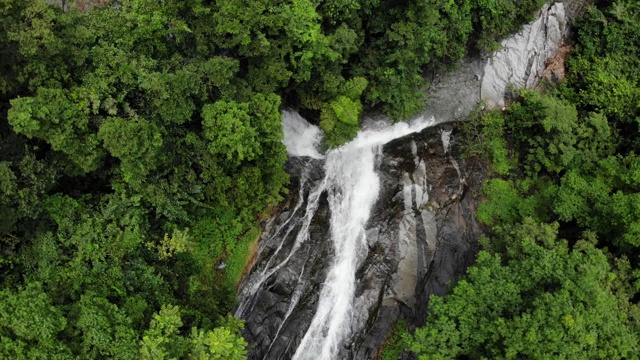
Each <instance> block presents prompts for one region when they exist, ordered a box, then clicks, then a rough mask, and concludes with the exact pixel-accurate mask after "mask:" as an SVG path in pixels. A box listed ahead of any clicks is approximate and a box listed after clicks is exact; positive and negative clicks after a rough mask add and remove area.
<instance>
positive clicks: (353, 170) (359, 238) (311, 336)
mask: <svg viewBox="0 0 640 360" xmlns="http://www.w3.org/2000/svg"><path fill="white" fill-rule="evenodd" d="M433 124H435V120H434V119H433V118H430V119H425V118H423V117H420V118H416V119H414V120H413V121H411V122H409V123H397V124H393V125H387V126H384V127H381V126H380V125H379V124H378V126H377V127H378V128H377V129H370V130H363V131H361V132H360V133H358V135H357V137H356V138H355V139H354V140H353V141H351V142H349V143H348V144H345V145H343V146H342V147H340V148H338V149H333V150H330V151H328V152H327V153H326V154H325V155H324V156H323V155H321V154H320V153H319V151H318V149H317V147H318V144H319V142H320V140H321V137H320V136H321V135H320V134H321V132H320V130H319V129H318V128H317V127H315V126H312V125H310V124H309V123H307V122H306V120H304V119H303V118H302V117H300V116H299V115H298V114H296V113H293V112H285V113H283V126H284V129H285V139H284V141H283V142H284V144H285V145H286V147H287V150H288V152H289V155H290V156H292V157H310V158H313V159H322V160H324V166H323V168H324V178H323V179H322V181H319V182H316V183H315V184H314V185H311V184H309V183H308V182H307V179H306V176H305V175H304V173H303V175H302V177H301V180H300V192H301V194H300V196H299V198H298V202H297V203H296V205H295V206H294V208H293V210H292V211H291V212H290V214H289V218H288V219H286V220H285V221H284V222H283V223H282V224H281V225H280V227H279V228H278V229H276V230H275V231H273V232H272V235H271V237H270V238H271V239H272V240H279V239H281V240H279V241H280V244H279V245H278V246H277V248H276V249H275V251H274V252H273V255H271V257H270V258H269V260H268V261H267V263H266V265H264V266H263V267H262V268H261V269H258V270H257V271H256V273H255V274H253V276H252V277H250V279H248V280H246V281H245V285H244V286H243V288H242V289H241V291H240V299H241V301H240V305H239V307H238V311H237V312H236V316H239V317H242V316H243V315H244V314H247V313H248V312H250V311H251V309H252V297H253V294H255V293H256V292H257V291H259V289H260V288H261V287H262V286H264V284H265V283H266V282H267V280H268V279H269V278H270V277H271V276H274V274H275V273H276V272H277V271H278V270H280V269H282V268H283V267H284V266H285V265H286V264H287V263H288V262H289V261H290V259H291V258H292V257H293V256H296V252H297V251H299V249H300V247H301V244H302V243H304V242H305V241H306V240H307V239H308V238H309V233H308V231H309V225H310V223H311V220H312V219H313V217H314V213H315V212H316V210H317V209H318V202H319V199H320V198H321V195H322V193H324V192H326V195H327V201H328V203H329V209H330V224H329V227H330V229H329V234H330V239H331V242H332V245H333V253H332V254H333V256H332V258H331V259H330V260H329V261H328V263H327V264H328V265H327V266H328V268H327V272H326V273H327V275H326V278H325V279H324V282H323V283H322V285H321V289H320V293H319V298H318V305H317V309H316V311H315V314H314V315H313V319H312V320H311V324H310V325H309V327H308V329H306V333H305V335H304V337H303V338H302V340H301V341H300V344H299V345H298V347H297V350H296V351H295V354H294V355H293V359H296V360H302V359H314V360H318V359H327V360H329V359H336V358H337V357H338V353H339V347H340V345H342V344H343V342H344V341H345V340H346V339H347V338H349V337H350V336H352V335H353V334H354V333H355V332H357V331H359V330H361V329H362V327H363V326H364V324H363V321H362V316H355V313H354V309H353V306H354V300H355V289H356V281H357V280H356V270H357V269H358V267H359V265H360V264H361V263H362V261H363V260H364V259H365V257H366V256H367V253H368V248H367V238H366V233H365V226H366V225H367V221H368V220H369V216H370V212H371V208H372V206H373V205H374V203H375V201H376V199H377V197H378V191H379V187H380V179H379V177H378V174H377V173H376V170H375V163H376V157H377V155H378V154H379V153H380V151H381V148H382V145H384V144H385V143H387V142H389V141H391V140H393V139H396V138H399V137H402V136H405V135H408V134H411V133H415V132H419V131H421V130H423V129H425V128H426V127H428V126H430V125H433ZM305 193H307V195H305ZM305 196H306V200H305ZM305 203H306V206H304V204H305ZM302 212H304V214H302ZM296 231H297V234H296V235H295V241H294V243H293V245H292V246H290V247H288V251H289V253H288V254H286V256H285V255H283V254H280V253H281V252H282V251H283V247H282V243H283V242H284V239H285V238H287V237H288V236H290V235H291V233H292V232H296ZM276 258H278V259H279V260H276ZM297 281H298V285H297V287H296V291H295V293H294V296H293V298H292V299H291V302H290V303H289V305H288V308H287V310H286V311H285V314H284V318H283V320H282V322H281V324H280V325H279V327H278V329H277V331H276V333H275V334H273V335H274V338H273V339H275V338H277V337H278V335H279V333H280V330H281V329H282V326H283V325H284V323H285V322H286V321H287V319H288V318H289V316H290V315H291V314H292V312H293V309H294V307H295V306H297V303H298V301H299V299H300V294H301V291H302V290H301V289H302V286H304V285H305V279H304V276H302V274H300V275H299V276H298V279H297ZM358 320H360V321H358ZM301 330H302V329H301ZM269 350H271V348H270V347H269ZM265 358H269V357H268V351H267V354H266V355H265Z"/></svg>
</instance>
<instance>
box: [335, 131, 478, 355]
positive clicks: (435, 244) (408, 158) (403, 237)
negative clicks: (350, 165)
mask: <svg viewBox="0 0 640 360" xmlns="http://www.w3.org/2000/svg"><path fill="white" fill-rule="evenodd" d="M409 154H411V155H409ZM379 171H380V174H381V178H382V181H383V184H384V186H383V187H382V189H383V190H382V191H381V192H380V196H379V199H378V202H377V205H376V207H375V208H374V211H373V213H372V217H371V220H370V222H371V224H380V225H376V226H372V228H371V230H370V231H371V233H372V234H375V236H371V237H370V239H371V240H370V245H369V246H370V247H371V248H373V249H377V253H379V254H380V255H379V257H380V258H379V259H376V263H378V264H380V263H382V264H384V266H383V267H382V268H383V269H384V271H378V272H376V271H375V270H370V269H363V271H362V273H363V274H365V275H364V278H369V280H368V281H369V282H372V283H380V284H384V286H379V287H378V288H377V289H378V290H377V291H378V300H377V302H376V303H375V306H374V307H372V309H373V310H372V311H371V314H370V316H369V318H370V319H372V320H374V321H370V322H369V324H368V326H367V328H366V330H365V331H364V332H363V333H362V334H361V335H360V338H359V339H357V341H355V339H354V343H356V344H358V346H354V349H353V350H352V351H351V352H350V353H349V355H350V356H349V357H348V358H354V359H362V360H365V359H373V358H375V357H376V355H377V352H378V349H379V347H380V344H381V342H382V341H383V340H384V339H385V337H386V335H387V334H388V332H389V330H390V328H391V326H392V325H393V323H394V322H395V321H396V320H398V319H399V318H400V317H402V318H404V319H405V320H407V321H408V322H409V323H410V324H413V325H422V324H423V322H424V319H425V318H426V311H427V306H428V298H429V296H430V295H431V294H436V295H444V294H445V293H446V291H447V289H448V285H449V283H450V282H451V281H453V280H454V279H457V278H458V277H460V276H461V275H462V274H463V273H464V271H465V269H466V268H467V267H468V266H469V265H471V264H472V262H473V260H474V257H475V254H476V252H477V242H476V239H477V237H478V234H479V233H480V226H479V225H478V223H477V222H476V220H475V201H474V199H473V194H474V193H475V192H476V191H477V189H478V187H479V185H480V183H481V182H482V178H483V176H484V174H483V173H482V172H478V171H475V170H474V171H471V168H470V164H468V163H466V162H465V161H463V160H462V159H461V158H460V157H459V156H458V155H457V145H456V142H455V135H452V130H451V126H450V125H446V124H444V125H439V126H436V127H433V128H429V129H427V130H425V131H423V132H422V133H419V134H415V135H411V136H407V137H405V138H400V139H397V140H394V141H392V142H390V143H388V144H386V145H385V146H384V148H383V151H382V157H381V164H380V169H379Z"/></svg>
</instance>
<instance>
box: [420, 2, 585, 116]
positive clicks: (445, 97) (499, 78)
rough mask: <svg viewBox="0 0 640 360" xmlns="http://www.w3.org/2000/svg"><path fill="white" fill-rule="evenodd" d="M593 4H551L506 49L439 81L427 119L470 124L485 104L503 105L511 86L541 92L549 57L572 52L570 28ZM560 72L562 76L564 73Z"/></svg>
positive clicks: (468, 62)
mask: <svg viewBox="0 0 640 360" xmlns="http://www.w3.org/2000/svg"><path fill="white" fill-rule="evenodd" d="M587 2H588V1H586V0H565V1H562V2H556V3H554V4H552V5H545V6H544V7H543V8H542V9H541V10H540V12H539V14H538V17H537V18H536V20H535V21H534V22H532V23H531V24H528V25H525V26H524V27H523V29H522V30H521V31H519V32H518V33H517V34H515V35H514V36H512V37H510V38H508V39H505V40H504V41H503V42H502V49H501V50H500V51H498V52H496V53H494V54H491V55H489V56H480V57H477V58H473V59H465V60H464V61H463V62H462V63H461V64H460V66H459V68H458V70H456V71H453V72H450V73H447V74H444V75H442V76H439V77H436V78H435V79H434V80H433V82H432V83H433V84H432V86H431V88H430V89H429V91H428V96H429V105H428V107H427V109H426V110H425V113H426V115H427V116H435V117H436V118H437V119H440V120H441V121H457V120H464V119H465V118H466V117H467V116H468V115H469V113H470V112H471V111H472V110H473V109H474V108H475V107H476V105H477V104H478V102H479V101H480V100H483V101H484V102H485V103H486V104H487V105H488V106H490V107H491V106H494V107H495V106H503V105H504V104H505V96H508V95H509V93H510V91H509V89H508V87H509V84H513V85H514V86H515V87H516V88H535V87H536V86H537V85H538V83H539V81H540V79H541V78H543V76H544V75H545V74H544V70H545V68H546V65H548V64H549V59H552V58H554V57H556V56H557V55H558V53H559V52H562V49H563V48H565V49H566V42H567V39H568V38H569V35H570V30H571V26H570V25H571V23H573V21H574V20H575V19H576V17H577V16H578V15H579V14H580V13H581V12H582V11H583V10H584V8H585V6H586V3H587ZM555 73H556V74H559V69H555Z"/></svg>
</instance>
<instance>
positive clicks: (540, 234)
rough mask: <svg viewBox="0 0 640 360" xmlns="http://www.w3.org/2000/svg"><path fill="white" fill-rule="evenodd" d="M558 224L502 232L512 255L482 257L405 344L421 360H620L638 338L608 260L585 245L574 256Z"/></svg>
mask: <svg viewBox="0 0 640 360" xmlns="http://www.w3.org/2000/svg"><path fill="white" fill-rule="evenodd" d="M557 228H558V226H557V224H555V225H544V224H542V225H541V224H537V223H535V222H534V221H533V220H531V219H525V220H524V222H523V223H522V224H521V225H515V226H513V227H512V228H508V229H505V230H504V232H503V234H502V235H501V237H502V238H501V239H500V241H506V242H507V243H508V247H509V252H508V253H507V254H506V255H500V254H495V253H490V252H486V251H483V252H480V254H479V255H478V262H477V264H476V265H475V266H473V267H471V268H470V269H469V270H468V275H467V277H465V278H464V279H462V280H460V281H459V282H458V283H457V284H456V285H455V286H454V288H453V291H452V293H451V294H450V295H447V296H446V297H445V298H440V297H432V298H431V301H430V309H431V311H430V314H429V318H428V319H427V326H425V327H424V328H422V329H418V330H417V331H416V332H415V335H414V336H413V337H411V338H409V339H408V341H409V348H410V349H411V351H413V352H415V353H416V354H417V355H418V356H419V358H421V359H453V358H458V357H462V356H464V357H466V358H471V359H481V358H499V359H507V358H518V357H527V358H533V359H547V358H550V357H552V358H584V359H586V358H589V359H593V358H595V359H613V358H615V359H619V358H629V357H632V356H633V354H635V353H636V352H637V351H638V337H637V333H635V332H634V328H633V327H632V326H631V323H630V320H629V319H628V318H627V315H626V314H625V312H624V311H622V309H623V308H624V307H625V306H628V305H622V304H627V303H628V301H629V299H625V298H617V297H616V296H615V294H614V292H613V286H612V280H613V279H615V274H614V273H613V272H612V269H611V267H610V265H609V263H608V261H607V257H606V255H605V254H604V253H603V252H602V251H600V250H598V249H596V248H595V247H594V246H593V243H592V242H591V240H590V239H591V238H590V237H589V236H588V237H587V239H588V240H582V241H579V242H578V243H576V245H575V246H574V247H573V249H569V247H568V244H567V242H566V241H564V240H560V239H557V238H556V233H557Z"/></svg>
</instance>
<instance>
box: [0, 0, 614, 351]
mask: <svg viewBox="0 0 640 360" xmlns="http://www.w3.org/2000/svg"><path fill="white" fill-rule="evenodd" d="M52 2H54V3H61V5H62V6H57V5H50V4H47V3H46V2H45V1H44V0H1V1H0V49H1V50H0V51H1V52H2V53H1V56H0V138H1V139H0V343H1V345H0V357H1V358H11V359H66V358H118V359H120V358H123V359H124V358H132V359H138V358H143V359H163V358H166V359H169V358H187V357H190V358H199V359H208V358H211V359H221V358H223V359H240V358H243V357H244V356H245V354H246V346H247V344H246V343H245V342H244V340H243V339H242V337H241V336H240V329H241V328H242V324H241V323H239V322H238V321H236V320H235V319H233V318H232V317H229V316H227V314H228V313H229V312H230V311H231V309H232V308H233V305H234V298H235V286H236V284H237V281H238V279H239V278H240V276H241V275H242V271H243V268H244V265H245V262H246V258H247V256H248V254H249V252H250V247H251V243H252V242H253V241H254V240H255V239H256V238H257V236H258V234H259V228H258V221H259V220H260V219H263V218H264V217H265V216H267V215H268V214H269V211H270V209H271V208H272V207H273V206H276V204H277V203H278V202H279V201H280V200H281V199H282V195H283V194H284V193H285V192H286V190H285V186H286V184H287V183H288V175H287V173H286V172H285V171H284V169H283V164H284V162H285V161H286V151H285V149H284V146H283V145H282V143H281V139H282V136H283V131H282V127H281V125H280V118H281V111H282V109H283V108H284V107H285V106H287V107H294V108H297V109H300V110H301V111H304V112H307V113H308V114H309V115H310V117H311V118H313V119H315V121H316V122H318V123H319V125H320V126H321V127H322V128H323V129H324V130H325V131H326V139H327V144H328V145H329V146H338V145H340V144H341V143H343V142H344V141H346V140H348V139H350V138H352V137H353V136H355V133H356V132H357V129H358V123H359V120H360V118H361V114H362V112H363V111H383V112H385V113H387V114H389V115H391V116H392V117H394V118H397V119H403V118H407V117H409V116H411V115H413V114H414V113H415V112H417V111H418V110H420V109H421V108H422V106H423V105H424V101H425V99H424V92H423V91H422V90H423V89H424V88H425V87H426V86H427V85H428V83H427V81H426V80H425V77H424V75H425V74H427V73H434V72H437V71H442V70H444V69H450V68H452V67H455V66H456V64H457V63H458V62H459V60H460V59H462V58H463V57H464V56H465V55H466V54H468V53H469V52H475V51H479V50H482V49H493V48H495V46H496V45H497V43H496V40H498V39H499V38H501V37H503V36H505V35H507V34H508V33H510V32H511V31H513V30H515V29H517V28H518V26H519V25H520V24H522V23H523V22H525V21H526V20H528V19H530V18H531V16H532V15H533V13H534V11H535V10H536V9H538V8H539V7H540V5H541V4H542V3H543V2H544V1H541V0H522V1H517V2H514V1H511V0H498V1H470V0H455V1H454V0H449V1H440V0H438V1H436V0H421V1H412V2H398V1H391V0H367V1H351V0H337V1H311V0H297V1H284V0H276V1H265V0H243V1H240V0H184V1H169V0H166V1H158V0H113V1H102V0H101V1H94V3H96V4H97V5H96V6H86V4H87V1H77V2H75V1H71V0H68V1H59V2H56V1H52ZM58 5H60V4H58ZM98 5H99V6H98ZM621 75H622V74H621ZM596 93H597V92H596ZM621 101H622V99H621ZM626 110H627V109H625V108H617V110H616V113H619V115H620V116H623V115H624V111H626ZM621 236H622V235H621ZM623 238H624V237H623V236H622V237H621V239H623ZM621 241H624V240H621Z"/></svg>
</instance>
